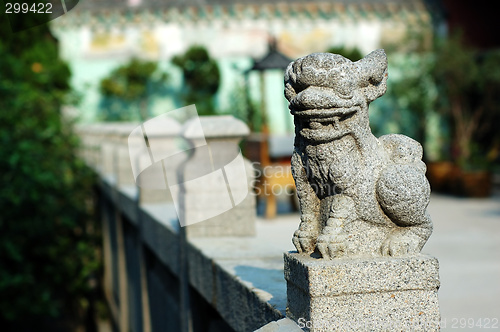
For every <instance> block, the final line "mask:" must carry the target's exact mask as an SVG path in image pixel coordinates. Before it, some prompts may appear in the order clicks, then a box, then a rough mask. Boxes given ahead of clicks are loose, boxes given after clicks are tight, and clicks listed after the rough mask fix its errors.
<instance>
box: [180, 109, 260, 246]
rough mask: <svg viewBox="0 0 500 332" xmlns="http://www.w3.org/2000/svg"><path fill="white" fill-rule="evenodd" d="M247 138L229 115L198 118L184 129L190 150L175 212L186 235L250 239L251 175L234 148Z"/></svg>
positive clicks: (252, 228)
mask: <svg viewBox="0 0 500 332" xmlns="http://www.w3.org/2000/svg"><path fill="white" fill-rule="evenodd" d="M248 134H249V129H248V127H247V125H246V124H245V123H243V122H242V121H240V120H238V119H236V118H234V117H232V116H205V117H203V116H202V117H200V118H195V119H192V120H190V121H188V122H187V123H186V124H185V125H184V128H183V137H184V138H185V139H187V140H188V141H189V142H190V144H191V146H192V149H191V151H190V153H191V158H190V159H189V160H188V161H187V162H186V163H185V164H184V165H183V166H182V174H181V179H180V181H179V182H180V183H179V184H178V189H179V201H178V211H180V213H181V215H180V216H179V217H180V222H181V225H183V226H186V233H187V236H190V237H204V236H209V237H210V236H250V235H254V234H255V216H256V211H255V196H254V195H253V193H252V184H253V170H252V167H251V164H250V162H249V161H248V160H246V159H245V158H243V156H242V154H241V151H240V149H239V146H238V143H239V142H240V141H241V140H242V139H243V138H244V137H245V136H247V135H248Z"/></svg>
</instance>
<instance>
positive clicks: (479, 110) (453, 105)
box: [433, 35, 500, 197]
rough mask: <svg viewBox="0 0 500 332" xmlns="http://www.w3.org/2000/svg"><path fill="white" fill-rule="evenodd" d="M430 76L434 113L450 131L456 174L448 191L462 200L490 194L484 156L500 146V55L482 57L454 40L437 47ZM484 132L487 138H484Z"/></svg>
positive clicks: (458, 37) (452, 38) (487, 160)
mask: <svg viewBox="0 0 500 332" xmlns="http://www.w3.org/2000/svg"><path fill="white" fill-rule="evenodd" d="M433 75H434V78H435V81H436V84H437V88H438V100H437V107H438V109H439V110H440V111H441V112H442V114H444V115H445V116H446V118H447V119H448V121H449V123H450V126H451V129H452V132H451V135H452V145H451V156H452V160H453V162H454V164H455V165H456V167H455V170H454V172H453V174H452V176H451V184H452V190H453V191H454V193H456V194H460V195H465V196H477V197H484V196H488V195H489V194H490V192H491V174H490V172H489V171H490V169H489V168H490V166H491V160H490V158H488V151H489V150H491V149H492V148H493V146H494V145H495V142H498V133H496V132H495V130H494V125H495V123H494V122H493V121H494V119H496V121H497V122H498V117H499V109H500V108H499V106H498V100H497V99H499V97H498V93H499V92H500V56H499V53H498V52H489V53H483V54H482V55H480V54H479V53H478V52H477V51H475V50H474V49H472V48H468V47H466V46H464V44H463V43H462V42H461V39H460V36H459V35H455V36H452V37H450V38H449V39H447V40H445V41H441V42H440V43H439V44H438V45H437V46H436V51H435V64H434V68H433ZM485 133H487V135H485Z"/></svg>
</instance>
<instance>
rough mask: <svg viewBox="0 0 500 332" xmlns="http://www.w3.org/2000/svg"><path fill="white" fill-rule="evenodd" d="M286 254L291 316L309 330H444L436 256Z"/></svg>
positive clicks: (323, 331) (317, 331) (289, 311)
mask: <svg viewBox="0 0 500 332" xmlns="http://www.w3.org/2000/svg"><path fill="white" fill-rule="evenodd" d="M284 258H285V279H286V282H287V298H288V304H287V316H288V317H289V318H291V319H293V320H294V321H295V322H297V324H298V325H299V327H301V328H304V330H306V331H311V332H319V331H321V332H327V331H438V330H439V321H440V314H439V304H438V296H437V291H438V288H439V273H438V270H439V265H438V261H437V259H436V258H434V257H431V256H426V255H421V254H420V255H416V256H412V257H404V258H392V257H380V258H366V259H333V260H327V259H319V258H313V257H311V256H310V255H306V254H297V253H286V254H285V255H284Z"/></svg>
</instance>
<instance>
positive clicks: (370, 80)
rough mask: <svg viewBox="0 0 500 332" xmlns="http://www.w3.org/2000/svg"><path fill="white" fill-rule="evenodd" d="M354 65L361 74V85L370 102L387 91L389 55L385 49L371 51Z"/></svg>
mask: <svg viewBox="0 0 500 332" xmlns="http://www.w3.org/2000/svg"><path fill="white" fill-rule="evenodd" d="M354 66H355V67H356V69H357V72H358V75H359V85H360V87H362V88H363V89H364V92H365V95H366V99H367V100H368V101H369V102H371V101H374V100H375V99H377V98H378V97H380V96H382V95H383V94H384V93H385V91H386V90H387V55H386V54H385V52H384V50H383V49H378V50H375V51H373V52H371V53H370V54H368V55H367V56H365V57H364V58H363V59H361V60H359V61H356V62H355V63H354Z"/></svg>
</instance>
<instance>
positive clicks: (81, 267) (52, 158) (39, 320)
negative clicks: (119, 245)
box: [0, 14, 99, 331]
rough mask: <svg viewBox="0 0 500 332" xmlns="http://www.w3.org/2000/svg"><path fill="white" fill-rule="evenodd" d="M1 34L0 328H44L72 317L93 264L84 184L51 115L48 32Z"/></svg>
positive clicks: (56, 66) (58, 64) (58, 75)
mask: <svg viewBox="0 0 500 332" xmlns="http://www.w3.org/2000/svg"><path fill="white" fill-rule="evenodd" d="M40 15H41V14H40ZM26 19H29V15H28V14H27V15H26ZM1 29H2V31H3V33H2V39H1V40H0V53H1V54H2V56H1V57H0V73H1V76H0V109H1V112H0V145H1V146H2V148H1V149H0V178H1V180H0V182H1V183H2V187H1V190H0V210H1V211H2V214H1V216H0V325H1V326H2V330H3V331H50V330H53V326H52V327H48V326H47V324H46V323H47V321H50V320H60V319H63V318H64V319H68V318H71V317H75V316H77V315H78V313H80V312H81V310H82V303H84V302H85V297H86V294H87V293H88V292H89V291H90V289H89V286H88V278H89V276H91V274H93V273H95V271H96V270H97V269H98V267H99V260H98V258H97V256H98V255H97V254H96V250H97V248H98V245H97V243H99V242H98V239H97V238H96V236H97V233H98V232H97V230H96V226H95V224H94V223H93V219H92V218H91V214H90V213H91V209H90V207H91V206H92V201H91V197H92V196H91V191H92V184H93V180H92V175H91V173H90V171H89V170H88V169H87V168H86V167H85V165H84V164H83V163H82V162H81V161H80V160H78V159H76V158H75V156H74V152H75V148H76V147H77V144H78V141H77V139H76V137H75V136H74V135H73V134H72V133H71V131H70V130H69V125H68V124H67V123H66V122H64V121H63V120H62V119H61V115H60V111H59V110H60V108H61V105H62V104H64V103H66V101H67V96H68V93H69V92H70V86H69V78H70V70H69V67H68V66H67V65H66V64H65V63H64V62H62V61H61V60H60V59H59V57H58V52H57V43H56V41H55V39H54V38H53V37H52V35H51V34H50V32H49V29H48V28H47V26H45V25H42V26H38V27H36V28H33V29H29V30H26V31H22V32H18V33H14V34H13V33H10V31H9V29H8V27H6V26H5V25H4V26H2V27H1Z"/></svg>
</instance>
